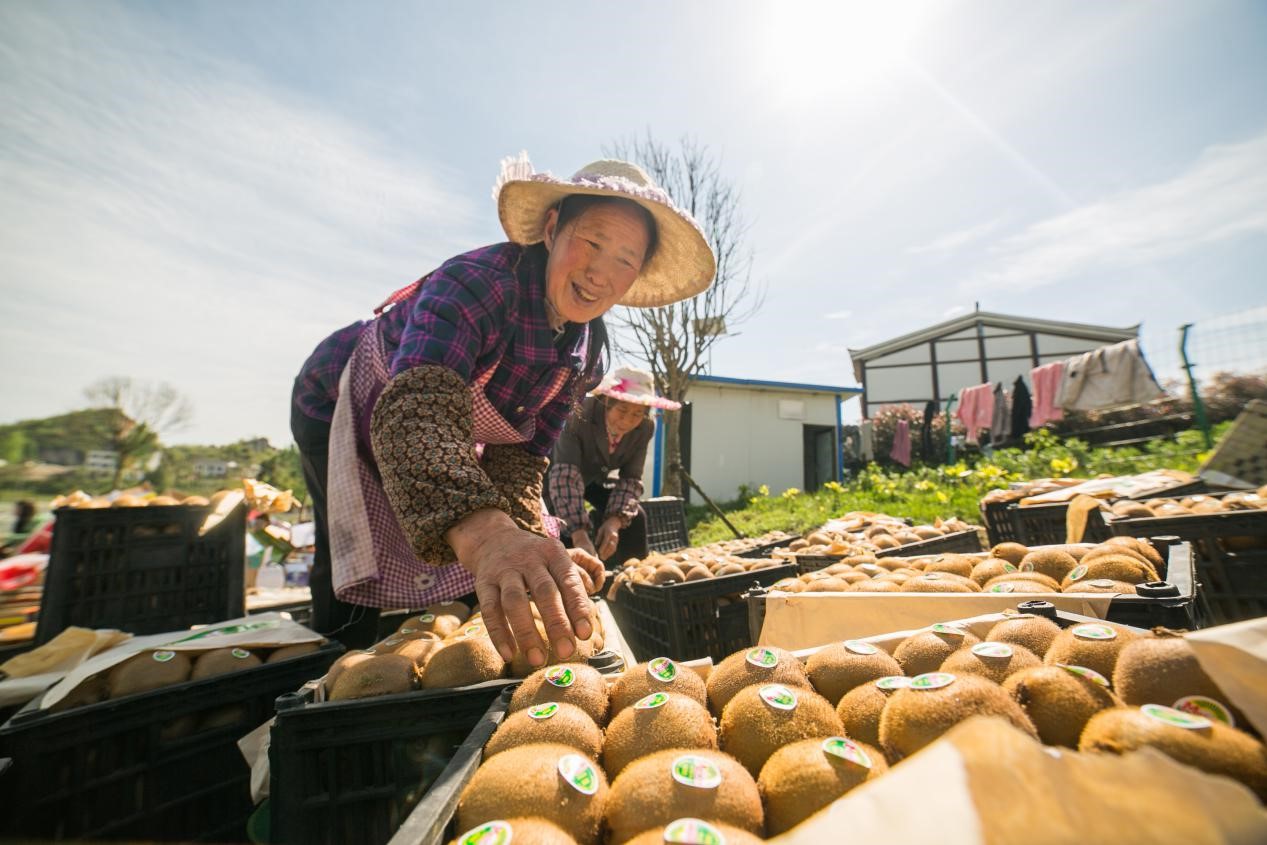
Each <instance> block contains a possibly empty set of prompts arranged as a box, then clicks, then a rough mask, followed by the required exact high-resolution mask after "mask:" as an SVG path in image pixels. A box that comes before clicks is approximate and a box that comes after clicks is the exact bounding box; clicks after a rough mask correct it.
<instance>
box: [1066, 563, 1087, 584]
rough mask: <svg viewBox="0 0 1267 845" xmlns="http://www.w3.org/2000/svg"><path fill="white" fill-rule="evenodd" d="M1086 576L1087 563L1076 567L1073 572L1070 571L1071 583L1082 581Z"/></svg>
mask: <svg viewBox="0 0 1267 845" xmlns="http://www.w3.org/2000/svg"><path fill="white" fill-rule="evenodd" d="M1086 574H1087V565H1086V564H1085V563H1080V564H1078V565H1077V566H1075V567H1074V568H1073V570H1072V571H1070V573H1069V580H1070V581H1078V580H1081V579H1082V577H1083V576H1084V575H1086Z"/></svg>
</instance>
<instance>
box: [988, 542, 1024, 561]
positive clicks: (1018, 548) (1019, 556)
mask: <svg viewBox="0 0 1267 845" xmlns="http://www.w3.org/2000/svg"><path fill="white" fill-rule="evenodd" d="M1027 554H1029V546H1024V545H1022V544H1020V543H996V544H995V545H994V547H993V548H992V549H990V556H991V557H996V558H999V559H1000V560H1005V561H1007V562H1008V563H1010V564H1012V565H1013V566H1019V565H1020V563H1021V561H1022V560H1024V559H1025V555H1027Z"/></svg>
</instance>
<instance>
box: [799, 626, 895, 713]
mask: <svg viewBox="0 0 1267 845" xmlns="http://www.w3.org/2000/svg"><path fill="white" fill-rule="evenodd" d="M805 669H806V671H807V672H808V673H809V680H810V683H811V684H813V686H814V689H815V690H817V692H818V694H819V695H821V696H822V697H823V698H825V699H827V700H828V701H830V702H831V703H832V706H835V705H836V704H838V703H840V699H841V698H843V697H844V695H845V693H847V692H849V691H850V690H851V689H853V688H854V687H857V686H858V685H859V684H864V683H866V682H867V681H874V680H875V679H876V678H883V677H884V676H886V675H900V674H902V666H901V664H899V663H898V662H897V661H896V660H894V659H893V656H892V655H891V654H889V653H888V652H886V651H884V650H883V649H881V648H879V647H878V646H874V645H871V644H870V643H865V642H861V641H859V640H848V641H846V642H843V643H832V644H831V645H829V646H827V647H825V648H822V649H819V650H818V651H816V652H815V653H814V654H812V655H810V658H809V660H808V661H807V663H806V666H805Z"/></svg>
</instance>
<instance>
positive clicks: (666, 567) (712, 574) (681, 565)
mask: <svg viewBox="0 0 1267 845" xmlns="http://www.w3.org/2000/svg"><path fill="white" fill-rule="evenodd" d="M782 565H784V564H783V563H782V562H781V561H778V560H774V559H772V558H743V557H738V556H737V555H735V554H732V553H725V552H710V551H705V550H704V549H682V550H681V551H677V552H670V553H668V554H659V553H655V554H651V555H648V556H647V557H645V558H630V559H629V560H627V561H625V563H624V565H623V566H621V567H620V569H618V570H617V571H616V573H615V575H614V576H613V578H612V584H611V587H610V589H608V591H607V598H608V599H609V600H611V601H619V600H620V597H621V592H622V588H624V587H626V586H627V585H629V584H649V585H669V584H685V583H688V582H692V581H706V580H709V579H711V578H723V577H725V576H727V575H742V574H743V573H745V572H757V571H759V570H762V569H772V568H774V567H776V566H782ZM745 586H746V585H745Z"/></svg>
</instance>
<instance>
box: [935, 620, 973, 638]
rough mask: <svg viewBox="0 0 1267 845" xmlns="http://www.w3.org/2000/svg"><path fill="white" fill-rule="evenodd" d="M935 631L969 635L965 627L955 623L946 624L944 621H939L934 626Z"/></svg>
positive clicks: (937, 632) (953, 635)
mask: <svg viewBox="0 0 1267 845" xmlns="http://www.w3.org/2000/svg"><path fill="white" fill-rule="evenodd" d="M933 633H934V634H949V635H950V636H952V637H966V636H967V635H968V632H967V631H965V630H964V629H963V628H959V627H957V626H955V625H946V624H944V623H942V622H938V623H937V624H936V625H934V626H933Z"/></svg>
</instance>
